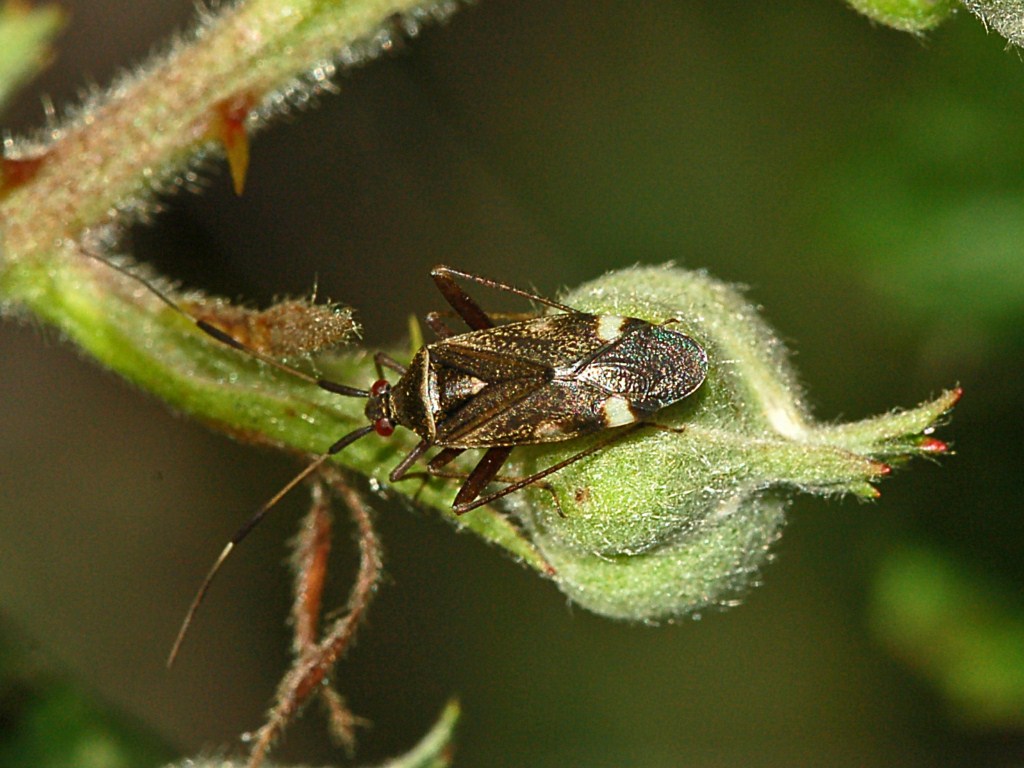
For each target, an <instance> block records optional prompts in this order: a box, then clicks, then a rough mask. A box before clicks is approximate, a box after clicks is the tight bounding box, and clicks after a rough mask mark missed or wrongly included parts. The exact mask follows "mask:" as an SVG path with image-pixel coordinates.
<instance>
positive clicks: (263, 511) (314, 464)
mask: <svg viewBox="0 0 1024 768" xmlns="http://www.w3.org/2000/svg"><path fill="white" fill-rule="evenodd" d="M373 431H374V426H373V425H372V424H367V425H366V426H365V427H360V428H359V429H356V430H353V431H352V432H349V433H348V434H347V435H345V436H344V437H343V438H341V439H340V440H338V441H337V442H335V443H334V445H332V446H331V447H330V448H328V449H327V450H326V451H324V452H323V453H321V454H320V455H319V456H317V457H316V458H315V459H314V460H313V461H311V462H310V463H309V464H308V465H307V466H306V467H305V468H304V469H303V470H302V471H301V472H299V474H297V475H296V476H295V477H293V478H292V479H291V480H289V481H288V482H287V483H286V484H285V486H284V487H283V488H281V490H279V491H278V492H277V493H275V494H274V495H273V496H272V497H270V498H269V499H268V500H267V501H266V502H264V504H263V505H262V506H261V507H260V508H259V509H257V510H256V511H255V512H254V513H253V514H252V516H251V517H250V518H249V519H248V520H246V521H245V523H243V524H242V526H241V527H240V528H239V529H238V530H237V531H235V534H234V535H233V536H232V537H231V538H230V539H229V540H228V543H227V544H225V545H224V549H222V550H221V552H220V554H219V555H218V556H217V559H216V560H215V561H214V563H213V565H212V566H211V567H210V570H209V572H208V573H207V574H206V578H204V579H203V583H202V584H200V585H199V589H198V590H197V591H196V595H195V597H193V598H192V602H191V603H190V604H189V606H188V611H187V612H186V613H185V618H184V620H183V621H182V622H181V628H180V629H179V630H178V635H177V637H175V638H174V645H172V646H171V652H170V653H169V654H168V656H167V666H168V667H171V666H172V665H173V664H174V660H175V659H176V658H177V657H178V652H179V651H180V650H181V645H182V643H184V642H185V635H187V634H188V630H189V627H190V626H191V625H192V620H193V619H194V618H195V615H196V611H198V610H199V606H200V605H201V604H202V602H203V599H204V598H205V597H206V593H207V592H208V591H209V590H210V585H211V584H212V583H213V579H214V577H216V575H217V573H218V572H219V571H220V569H221V566H222V565H224V561H225V560H227V559H228V555H230V554H231V552H232V550H233V549H234V548H235V547H236V546H238V544H239V543H240V542H241V541H242V540H243V539H244V538H245V537H246V536H248V535H249V534H250V533H251V532H252V529H253V528H255V527H256V526H257V525H259V524H260V522H261V521H262V520H263V518H265V517H266V516H267V513H268V512H269V511H270V510H271V509H273V508H274V506H276V505H277V502H279V501H280V500H281V499H282V498H284V496H285V495H286V494H288V492H290V491H291V490H292V489H293V488H294V487H295V486H297V485H298V484H299V483H301V482H302V481H303V480H305V479H306V478H307V477H309V476H310V475H312V474H313V473H314V472H316V471H317V470H318V469H320V467H321V466H323V464H324V462H326V461H327V460H328V459H329V458H331V457H332V456H334V455H335V454H336V453H338V452H339V451H341V450H342V449H344V448H347V447H348V446H349V445H351V444H352V443H354V442H355V441H356V440H358V439H359V438H361V437H364V436H366V435H368V434H370V433H371V432H373Z"/></svg>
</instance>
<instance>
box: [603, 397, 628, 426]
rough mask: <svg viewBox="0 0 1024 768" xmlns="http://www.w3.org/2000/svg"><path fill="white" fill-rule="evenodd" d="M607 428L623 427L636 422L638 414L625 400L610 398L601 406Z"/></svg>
mask: <svg viewBox="0 0 1024 768" xmlns="http://www.w3.org/2000/svg"><path fill="white" fill-rule="evenodd" d="M601 411H602V413H603V414H604V424H605V426H606V427H621V426H623V425H624V424H632V423H633V422H635V421H636V414H635V413H633V409H632V408H631V407H630V405H629V403H628V402H627V401H626V399H625V398H622V397H609V398H608V399H607V400H605V401H604V405H602V406H601Z"/></svg>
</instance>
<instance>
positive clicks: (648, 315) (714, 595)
mask: <svg viewBox="0 0 1024 768" xmlns="http://www.w3.org/2000/svg"><path fill="white" fill-rule="evenodd" d="M563 301H564V302H565V303H566V304H568V305H569V306H572V307H575V308H578V309H581V310H584V311H589V312H594V313H598V314H600V313H604V314H617V315H629V316H633V317H639V318H642V319H644V320H648V321H651V322H662V321H664V320H666V319H668V318H675V319H676V321H677V322H675V323H673V326H672V327H673V328H674V329H678V330H680V331H682V332H684V333H686V334H687V335H689V336H691V337H692V338H694V339H696V340H697V341H698V342H700V344H701V345H702V346H703V347H704V349H705V350H706V351H707V354H708V359H709V370H708V376H707V379H706V381H705V382H704V384H703V386H702V387H701V388H700V389H699V390H698V391H697V392H696V393H694V394H693V395H691V396H690V397H689V398H687V399H686V400H684V401H682V402H680V403H678V404H676V405H674V406H671V407H669V408H666V409H664V410H663V411H661V412H659V413H658V415H657V416H656V421H657V422H658V424H660V425H663V426H665V427H670V428H672V430H671V431H670V430H666V429H654V428H645V429H640V430H637V431H635V432H633V433H632V434H629V435H627V436H625V437H624V438H623V439H622V440H621V441H620V442H616V443H614V444H612V445H609V446H608V447H606V448H603V449H602V450H600V451H598V452H596V453H595V454H593V455H592V456H590V457H587V458H586V459H584V460H582V461H579V462H577V463H575V464H571V465H569V466H568V467H566V468H565V469H562V470H561V471H559V472H557V473H556V474H554V475H552V476H550V477H549V478H548V481H549V482H548V484H547V485H545V486H544V487H536V486H535V487H532V488H530V489H528V490H527V491H525V492H523V493H522V494H515V495H513V496H511V497H510V499H509V505H510V506H511V507H512V509H513V510H514V511H515V512H516V514H517V515H518V517H519V519H520V520H521V521H522V523H523V526H524V528H525V530H526V532H527V533H528V535H529V537H530V538H531V540H532V542H533V544H534V545H535V546H536V547H537V549H538V550H539V551H540V552H541V554H542V555H543V556H544V558H545V559H546V560H547V562H548V563H549V564H550V565H551V567H552V568H553V570H554V572H555V575H554V579H555V581H556V582H557V584H558V585H559V587H560V588H561V589H562V590H563V591H564V592H565V593H566V594H567V595H569V596H570V597H571V598H572V599H573V600H574V601H575V602H577V603H579V604H580V605H582V606H583V607H585V608H588V609H590V610H592V611H594V612H596V613H599V614H602V615H606V616H611V617H615V618H623V619H630V620H636V621H657V620H666V619H672V618H675V617H678V616H681V615H683V614H686V613H688V612H692V611H694V610H697V609H700V608H703V607H706V606H711V605H723V604H726V603H728V602H729V601H730V600H732V599H733V598H734V597H735V596H736V594H737V592H739V591H740V590H741V589H742V588H744V587H745V586H747V585H748V584H749V583H750V582H751V580H752V578H753V577H754V576H755V574H756V573H757V570H758V568H759V566H760V565H761V563H763V562H764V561H765V559H766V558H767V557H768V552H769V547H770V545H771V544H772V542H773V541H774V540H775V539H776V538H777V537H778V535H779V531H780V529H781V526H782V523H783V521H784V514H783V513H784V510H785V505H786V494H785V491H786V489H798V490H802V491H806V492H808V493H815V494H823V495H824V494H828V495H835V494H840V493H852V494H856V495H858V496H862V497H867V498H874V497H875V496H877V491H875V489H874V487H873V485H872V483H873V482H874V481H876V480H878V479H879V478H881V477H883V476H884V475H886V474H888V473H889V472H890V467H889V464H887V463H885V461H892V460H898V459H900V458H905V457H909V456H913V455H916V454H922V453H938V452H942V451H943V450H945V445H944V444H942V443H941V442H939V441H937V440H934V439H931V438H928V437H926V436H925V435H926V433H928V432H929V431H930V430H931V429H932V426H933V425H934V424H935V422H936V420H937V419H939V418H940V417H941V416H942V415H943V414H944V413H945V412H946V411H947V410H949V409H950V408H951V407H952V406H953V404H954V403H955V402H956V400H957V399H958V397H959V394H960V393H959V391H958V390H952V391H949V392H946V393H944V394H943V395H942V396H940V397H939V398H937V399H936V400H934V401H933V402H930V403H926V404H925V405H922V406H921V407H919V408H917V409H914V410H911V411H905V412H894V413H890V414H887V415H885V416H881V417H878V418H875V419H870V420H867V421H862V422H857V423H854V424H847V425H819V424H816V423H815V422H814V421H813V420H812V418H811V416H810V414H809V413H808V410H807V408H806V406H805V405H804V403H803V401H802V398H801V395H800V391H799V388H798V387H797V386H796V384H795V382H794V378H793V374H792V372H791V370H790V368H789V365H788V363H787V360H786V356H785V351H784V349H783V346H782V343H781V342H780V341H779V339H778V338H777V337H776V336H775V335H774V334H773V333H772V332H771V330H770V329H769V328H768V327H767V326H766V325H765V323H764V322H763V321H762V320H761V318H760V317H759V316H758V315H757V312H756V310H755V308H754V307H753V306H752V305H750V304H749V303H748V302H746V301H745V300H744V298H743V297H742V296H741V295H740V294H739V293H738V292H737V291H736V290H735V289H733V288H732V287H730V286H728V285H726V284H724V283H721V282H719V281H717V280H714V279H712V278H710V277H708V276H707V275H706V274H703V273H700V272H688V271H684V270H681V269H675V268H673V267H671V266H668V267H651V268H634V269H628V270H623V271H621V272H615V273H611V274H608V275H606V276H604V277H602V278H599V279H597V280H594V281H593V282H590V283H588V284H586V285H583V286H582V287H580V288H579V289H577V290H574V291H572V292H570V293H569V294H567V295H566V296H565V297H564V298H563ZM520 450H521V455H523V456H525V457H526V458H525V459H523V466H522V470H523V471H524V474H525V473H532V472H536V471H538V470H539V469H542V468H544V467H547V466H550V465H551V464H552V463H554V462H555V461H560V460H562V459H564V458H567V457H569V456H571V455H572V454H573V453H575V452H578V451H579V450H580V445H579V442H578V441H574V442H573V443H572V444H569V445H564V444H563V445H559V446H557V447H555V448H551V447H543V448H542V447H531V448H522V449H520ZM883 460H884V461H883ZM556 502H557V503H556Z"/></svg>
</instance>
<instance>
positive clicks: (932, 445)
mask: <svg viewBox="0 0 1024 768" xmlns="http://www.w3.org/2000/svg"><path fill="white" fill-rule="evenodd" d="M917 447H918V449H919V450H921V451H924V452H925V453H948V452H949V445H948V444H947V443H944V442H942V441H941V440H936V439H935V438H934V437H924V438H922V439H921V442H920V443H918V446H917Z"/></svg>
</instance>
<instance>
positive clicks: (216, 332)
mask: <svg viewBox="0 0 1024 768" xmlns="http://www.w3.org/2000/svg"><path fill="white" fill-rule="evenodd" d="M83 253H85V254H86V255H88V256H91V257H92V258H94V259H96V260H97V261H99V262H101V263H102V264H105V265H106V266H108V267H110V268H111V269H113V270H115V271H116V272H119V273H120V274H122V275H124V276H125V277H127V278H129V279H131V280H134V281H135V282H137V283H139V284H140V285H142V286H143V287H144V288H146V289H147V290H149V292H150V293H152V294H153V295H154V296H156V297H157V298H158V299H159V300H160V301H161V302H163V303H164V304H166V305H167V306H168V307H170V308H171V309H172V310H174V311H175V312H177V313H178V314H179V315H181V316H182V317H184V318H185V319H186V320H189V321H191V322H192V323H193V324H194V325H195V326H196V328H198V329H199V330H200V331H202V332H203V333H204V334H206V335H207V336H209V337H211V338H213V339H215V340H216V341H218V342H220V343H221V344H224V345H226V346H229V347H231V348H232V349H235V350H237V351H239V352H241V353H243V354H246V355H249V356H250V357H254V358H256V359H257V360H259V361H260V362H263V363H266V364H267V365H269V366H271V367H273V368H276V369H277V370H279V371H283V372H284V373H287V374H290V375H292V376H294V377H296V378H298V379H300V380H302V381H305V382H308V383H310V384H314V385H316V386H317V387H319V388H320V389H323V390H326V391H327V392H333V393H334V394H336V395H343V396H345V397H360V398H368V397H370V396H371V392H370V391H369V390H366V389H360V388H358V387H350V386H348V385H347V384H339V383H338V382H334V381H330V380H329V379H323V378H320V377H317V376H311V375H310V374H308V373H306V372H304V371H301V370H299V369H298V368H295V367H293V366H290V365H288V364H286V363H282V362H281V361H279V360H276V359H274V358H273V357H271V356H270V355H267V354H265V353H263V352H260V351H259V350H258V349H254V348H252V347H251V346H249V345H247V344H245V343H243V342H241V341H239V340H238V339H236V338H235V337H234V336H232V335H231V334H229V333H227V332H226V331H224V330H222V329H220V328H218V327H217V326H215V325H213V324H212V323H209V322H207V321H206V320H203V319H202V318H198V317H194V316H193V315H192V314H190V313H189V312H188V311H187V310H186V309H184V308H183V307H181V306H180V305H179V304H178V303H177V302H176V301H174V299H172V298H171V297H170V296H169V295H167V294H166V293H164V292H163V291H161V290H160V289H159V288H157V287H156V285H154V284H153V283H151V282H150V281H149V280H147V279H146V278H145V277H143V276H141V275H138V274H135V273H134V272H133V271H132V270H131V269H129V268H128V267H125V266H123V265H121V264H117V263H115V262H113V261H110V260H109V259H106V258H104V257H103V256H101V255H100V254H98V253H94V252H93V251H91V250H89V249H87V248H86V249H83ZM374 430H375V425H373V424H368V425H366V426H364V427H359V428H358V429H355V430H353V431H352V432H349V433H348V434H347V435H345V436H344V437H342V438H340V439H339V440H337V441H335V443H334V444H333V445H331V447H330V448H328V449H327V450H326V451H324V452H323V453H321V454H320V455H319V456H317V457H316V458H315V459H313V461H311V462H310V463H309V464H308V465H307V466H306V467H305V468H304V469H303V470H302V471H301V472H299V473H298V474H297V475H295V477H293V478H292V479H291V480H289V481H288V482H287V483H286V484H285V485H284V487H283V488H281V489H280V490H279V491H278V492H277V493H275V494H274V495H273V496H272V497H271V498H270V499H268V500H267V501H266V502H265V503H264V504H263V505H262V506H261V507H260V508H259V509H257V510H256V511H255V512H254V513H253V514H252V516H251V517H250V518H249V519H248V520H246V521H245V523H244V524H243V525H242V526H241V527H240V528H239V529H238V530H237V531H235V534H234V535H233V536H232V537H231V539H230V540H229V541H228V543H227V544H226V545H224V549H222V550H221V552H220V554H219V555H218V556H217V559H216V560H215V561H214V563H213V565H212V566H211V568H210V570H209V571H208V572H207V574H206V578H204V579H203V582H202V584H200V586H199V589H198V590H197V591H196V595H195V597H193V598H192V602H191V603H190V604H189V607H188V611H187V612H186V614H185V618H184V620H183V621H182V623H181V628H180V629H179V630H178V634H177V636H176V637H175V639H174V644H173V645H172V646H171V652H170V653H169V654H168V656H167V666H168V667H170V666H172V665H173V664H174V660H175V659H176V658H177V656H178V653H179V652H180V651H181V646H182V643H183V642H184V641H185V636H186V635H187V634H188V630H189V627H190V626H191V625H192V621H193V619H194V618H195V615H196V611H198V610H199V606H200V605H201V604H202V602H203V599H204V598H205V597H206V593H207V592H208V591H209V589H210V585H211V584H212V583H213V580H214V578H215V577H216V576H217V574H218V573H219V572H220V569H221V567H222V566H223V565H224V562H225V561H226V560H227V558H228V556H229V555H230V554H231V552H232V550H234V548H235V547H236V546H238V544H239V543H241V541H242V540H243V539H245V537H246V536H248V535H249V533H250V532H252V530H253V528H255V527H256V526H257V525H259V523H260V522H261V521H262V520H263V518H264V517H266V516H267V513H268V512H270V510H271V509H273V508H274V506H276V505H277V503H278V502H279V501H280V500H281V499H282V498H283V497H284V496H285V495H286V494H288V493H289V492H290V491H291V490H292V489H293V488H295V486H297V485H298V484H299V483H301V482H302V481H303V480H305V479H306V478H307V477H309V476H310V475H312V474H313V473H314V472H316V471H317V470H318V469H319V468H320V467H321V466H323V464H324V463H325V462H326V461H327V460H328V459H330V458H331V457H332V456H334V455H335V454H336V453H338V452H339V451H341V450H343V449H344V448H346V447H348V446H349V445H351V444H352V443H354V442H355V441H356V440H358V439H359V438H361V437H365V436H366V435H368V434H370V433H371V432H373V431H374Z"/></svg>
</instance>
